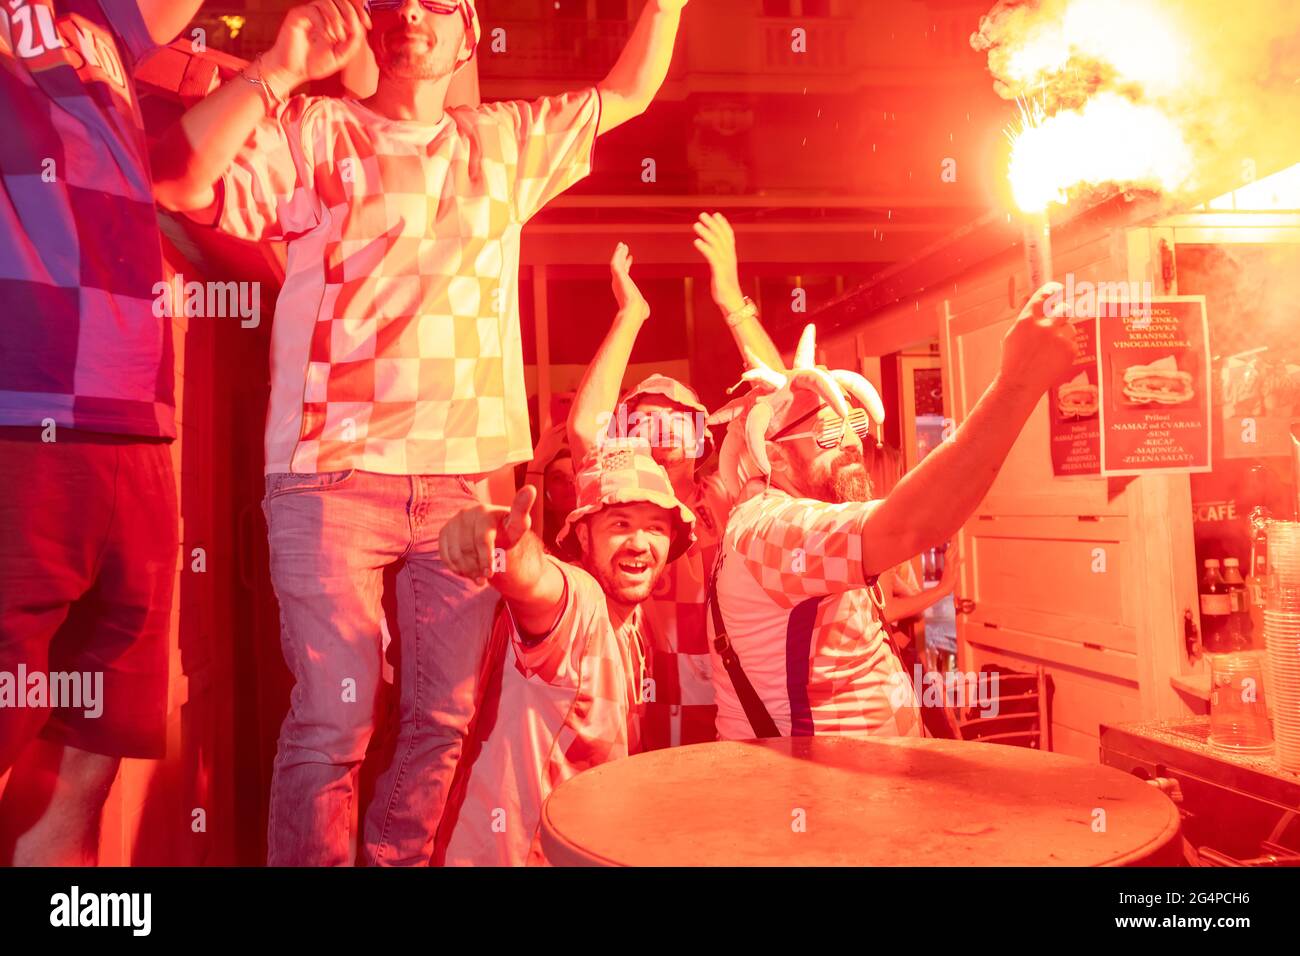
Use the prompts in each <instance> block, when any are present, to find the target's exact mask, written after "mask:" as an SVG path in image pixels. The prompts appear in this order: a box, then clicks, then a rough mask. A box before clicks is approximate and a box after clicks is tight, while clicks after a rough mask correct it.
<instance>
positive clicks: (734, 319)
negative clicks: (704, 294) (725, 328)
mask: <svg viewBox="0 0 1300 956" xmlns="http://www.w3.org/2000/svg"><path fill="white" fill-rule="evenodd" d="M756 318H758V306H756V305H755V304H754V300H753V299H751V298H750V297H749V296H745V304H744V305H742V306H741V307H740V308H739V309H737V310H736V311H735V312H732V313H731V314H729V315H728V316H727V325H729V326H730V327H731V328H733V329H734V328H735V327H736V326H738V325H740V323H741V322H744V321H746V320H747V319H756Z"/></svg>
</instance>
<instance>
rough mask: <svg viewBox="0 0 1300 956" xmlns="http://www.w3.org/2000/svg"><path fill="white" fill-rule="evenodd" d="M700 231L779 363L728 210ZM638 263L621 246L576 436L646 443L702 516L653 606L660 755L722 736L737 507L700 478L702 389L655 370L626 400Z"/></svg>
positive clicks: (741, 330) (640, 320)
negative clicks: (716, 640)
mask: <svg viewBox="0 0 1300 956" xmlns="http://www.w3.org/2000/svg"><path fill="white" fill-rule="evenodd" d="M695 232H696V235H697V237H698V238H697V239H696V241H695V245H696V248H697V249H699V250H700V251H701V253H702V254H704V256H705V258H706V259H707V260H708V262H709V264H710V266H711V269H712V274H713V283H712V291H713V298H714V302H715V303H716V304H717V305H718V308H719V309H720V310H721V312H722V315H723V316H724V317H725V318H726V320H727V325H728V327H729V328H730V329H731V330H732V333H733V335H734V336H735V337H736V341H737V344H738V345H740V346H741V348H742V350H743V349H745V348H748V349H750V350H751V351H752V352H755V353H757V354H759V355H762V356H763V357H765V358H768V359H769V360H772V358H773V357H775V360H777V361H779V353H778V352H777V351H776V347H775V346H773V345H772V342H771V339H769V338H768V336H767V333H766V332H765V331H764V330H763V326H762V324H761V323H760V322H759V321H758V312H757V309H756V308H753V306H752V303H750V302H749V300H748V299H746V298H745V297H744V295H743V294H742V293H741V288H740V277H739V270H738V265H737V259H736V242H735V233H734V232H733V231H732V229H731V224H730V223H729V222H727V220H726V218H725V217H724V216H722V215H721V214H720V213H718V214H711V213H703V214H702V215H701V216H700V218H699V221H698V222H697V223H696V225H695ZM632 263H633V258H632V255H631V253H630V252H629V251H628V248H627V246H626V245H623V244H621V243H620V244H619V246H618V248H617V249H616V250H615V252H614V257H613V259H612V260H611V262H610V269H611V272H612V274H613V285H614V296H615V299H616V300H617V302H618V305H619V311H618V315H617V316H616V317H615V319H614V322H613V325H612V326H611V327H610V331H609V333H608V335H607V336H606V337H605V340H604V342H603V343H601V346H600V348H599V349H598V351H597V353H596V357H595V359H594V360H593V361H592V363H591V364H590V365H589V366H588V367H587V372H586V374H585V375H584V377H583V380H582V384H581V385H580V386H579V389H578V393H577V395H576V396H575V399H574V406H573V409H572V411H571V413H570V416H569V432H570V443H571V445H572V447H573V448H574V449H575V451H574V454H575V455H581V454H583V453H584V452H590V451H591V450H592V449H593V448H595V447H596V446H597V445H598V444H599V443H600V442H601V441H603V440H606V439H607V438H608V437H610V436H621V435H639V436H641V437H643V438H645V439H646V440H647V441H649V442H650V444H651V451H652V453H653V455H654V458H655V461H657V462H659V464H661V465H662V466H663V467H664V469H665V470H666V471H667V472H668V475H669V477H670V478H671V480H672V483H673V489H674V490H675V492H676V494H677V497H678V499H679V500H681V501H684V502H685V503H686V504H687V505H688V506H689V507H690V509H691V510H692V512H694V514H695V516H696V519H697V530H696V536H697V537H698V539H699V540H698V542H697V544H696V545H695V547H693V548H692V549H691V550H690V552H689V553H687V554H685V555H683V556H682V558H681V560H679V561H674V562H673V563H672V565H671V567H669V568H668V570H667V571H666V572H665V573H664V575H663V577H661V578H660V580H659V584H658V586H657V587H656V588H655V592H654V595H653V596H652V597H651V598H650V600H649V601H647V602H646V606H645V616H646V623H647V637H648V639H649V643H650V647H651V668H650V671H651V681H652V682H651V684H650V685H649V688H648V690H647V698H648V699H647V701H646V705H645V720H644V724H643V730H644V734H643V746H644V749H646V750H658V749H661V748H663V747H670V746H677V745H681V744H693V743H702V742H707V741H711V740H716V739H717V731H716V729H715V726H714V719H715V716H716V713H717V707H716V706H715V705H714V701H713V679H712V675H711V671H710V662H709V646H708V633H707V625H706V614H705V603H704V599H705V593H706V588H705V584H706V582H707V580H708V577H707V569H708V568H709V567H711V566H712V561H713V557H712V556H713V550H714V548H715V547H716V545H717V540H718V537H719V536H720V535H721V533H722V529H723V527H724V526H725V524H726V520H727V512H728V511H729V509H730V502H729V500H728V499H727V495H726V493H725V489H724V487H723V485H722V482H721V481H720V479H719V478H718V476H717V475H716V473H711V474H708V475H705V474H701V472H700V465H701V464H702V463H703V462H704V461H705V460H706V459H707V458H708V457H709V454H710V452H711V451H712V445H713V437H712V435H711V434H710V432H709V429H708V425H707V418H708V409H706V408H705V406H704V404H703V403H702V402H701V401H700V399H699V396H698V395H697V394H696V393H695V390H694V389H692V388H691V387H690V386H688V385H685V384H683V383H682V382H679V381H678V380H676V379H674V378H671V377H669V376H667V375H662V374H654V375H651V376H649V377H648V378H646V379H645V380H644V381H642V382H641V383H640V384H638V385H636V386H635V387H633V388H632V389H631V390H630V391H629V392H627V393H626V394H625V395H623V397H622V398H621V399H619V398H617V396H618V389H619V386H620V383H621V382H622V380H623V377H624V375H625V374H626V372H627V365H628V361H629V360H630V358H631V354H632V347H633V345H634V344H635V342H636V339H637V337H638V335H639V334H640V332H641V329H642V327H643V326H644V325H645V323H646V321H647V320H648V319H649V316H650V307H649V305H648V304H647V303H646V300H645V298H644V297H643V296H642V294H641V292H640V290H639V289H638V288H637V286H636V283H635V282H633V280H632V277H631V268H632ZM616 402H617V404H615V403H616Z"/></svg>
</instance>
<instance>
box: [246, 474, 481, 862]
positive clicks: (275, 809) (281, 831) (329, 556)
mask: <svg viewBox="0 0 1300 956" xmlns="http://www.w3.org/2000/svg"><path fill="white" fill-rule="evenodd" d="M485 495H486V492H485V491H484V496H485ZM478 500H479V497H478V495H477V494H476V490H475V486H474V485H473V484H471V482H470V480H467V479H465V478H462V477H457V476H407V475H380V474H374V473H371V472H364V471H342V472H328V473H324V474H301V475H300V474H272V475H268V476H267V479H266V499H265V501H264V503H263V508H264V509H265V511H266V518H267V526H268V528H269V532H270V544H271V579H272V583H273V584H274V585H275V593H276V597H277V598H278V599H279V602H280V621H281V644H282V646H283V649H284V656H285V662H286V663H287V664H288V666H289V669H290V671H292V673H293V676H294V680H295V686H294V688H293V693H292V696H291V699H290V706H289V713H288V714H287V715H286V717H285V719H284V724H283V726H282V727H281V728H280V742H279V747H278V749H277V752H276V757H275V770H274V774H273V776H272V781H271V810H270V821H269V826H268V830H269V832H268V835H267V836H268V839H267V862H268V864H269V865H271V866H345V865H348V864H350V863H351V862H352V860H351V859H350V858H349V853H348V847H349V838H350V823H351V819H352V814H353V801H354V800H355V799H356V793H357V787H356V779H357V773H356V772H357V770H358V769H359V767H360V765H361V760H362V758H363V757H364V756H365V753H366V747H367V745H368V743H369V741H370V737H371V734H372V732H373V731H374V727H375V717H376V707H377V701H378V691H379V686H380V681H381V680H382V676H381V675H382V655H383V650H382V636H381V621H382V620H383V615H384V612H383V609H382V607H381V596H382V593H383V588H384V573H385V570H387V569H390V568H393V567H396V568H397V575H396V586H397V595H396V597H397V614H398V634H397V635H396V636H395V637H394V640H395V641H396V642H397V645H398V648H397V649H398V656H399V658H400V664H399V665H398V667H397V669H396V674H397V683H398V689H399V713H400V728H399V731H398V736H397V746H396V751H395V753H394V756H393V760H392V763H391V764H390V765H389V766H388V767H387V768H386V769H385V770H384V771H383V774H382V775H381V776H380V778H379V781H378V784H377V786H376V788H375V794H374V798H373V800H372V801H371V804H370V807H369V809H368V811H367V813H366V818H365V821H364V826H363V833H362V840H363V842H364V856H365V860H366V862H367V863H368V864H370V865H415V866H423V865H426V864H427V863H428V862H429V858H430V855H431V852H432V849H433V838H434V834H435V831H436V829H437V826H438V819H439V817H440V816H441V815H442V808H443V803H444V802H445V800H446V795H447V788H448V786H449V785H450V783H451V778H452V773H453V771H454V770H455V766H456V761H457V759H458V758H459V757H460V752H461V747H462V744H463V742H464V738H465V732H466V728H467V727H468V724H469V719H470V716H471V711H472V709H473V702H474V692H475V685H476V683H477V679H478V671H479V668H480V665H481V663H482V657H483V652H484V648H485V647H486V642H487V637H488V629H489V625H490V623H491V617H492V611H493V608H494V607H495V605H496V594H495V592H493V591H492V590H491V589H488V588H480V587H477V586H475V585H474V584H472V583H471V582H469V581H466V580H465V579H463V578H459V577H456V576H455V575H453V574H451V572H449V571H448V570H447V568H446V567H445V566H444V565H443V563H442V561H441V560H440V559H439V557H438V534H439V532H440V531H441V530H442V527H443V525H444V524H445V523H446V522H447V520H448V519H449V518H451V517H452V516H453V515H455V514H456V513H458V512H460V511H462V510H463V509H465V508H467V507H469V506H470V505H473V504H475V503H476V502H477V501H478Z"/></svg>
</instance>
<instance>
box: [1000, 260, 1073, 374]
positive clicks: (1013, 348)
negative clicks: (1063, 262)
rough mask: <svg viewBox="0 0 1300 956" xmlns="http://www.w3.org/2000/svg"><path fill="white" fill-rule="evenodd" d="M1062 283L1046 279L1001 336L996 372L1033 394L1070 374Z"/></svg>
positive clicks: (1070, 339)
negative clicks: (998, 362)
mask: <svg viewBox="0 0 1300 956" xmlns="http://www.w3.org/2000/svg"><path fill="white" fill-rule="evenodd" d="M1064 291H1065V287H1064V286H1062V285H1061V284H1060V283H1059V282H1048V283H1046V284H1045V285H1044V286H1043V287H1042V288H1041V289H1039V290H1038V291H1037V292H1035V293H1034V294H1033V295H1032V296H1030V298H1029V301H1028V302H1027V303H1025V307H1024V308H1023V309H1021V310H1020V315H1019V316H1018V317H1017V318H1016V320H1015V322H1013V323H1012V324H1011V328H1010V329H1008V330H1007V334H1006V335H1005V336H1004V337H1003V339H1002V365H1001V370H1000V371H999V376H1000V377H1001V378H1002V379H1003V380H1004V381H1005V382H1006V384H1007V385H1009V386H1012V387H1015V388H1024V389H1028V390H1030V391H1032V392H1033V393H1034V394H1037V393H1039V392H1045V391H1046V390H1047V389H1049V388H1051V387H1052V386H1053V385H1058V384H1060V383H1061V382H1062V381H1064V380H1065V379H1066V378H1068V377H1069V375H1070V372H1071V371H1072V370H1073V366H1074V358H1075V354H1076V345H1075V331H1074V327H1073V326H1072V325H1071V324H1070V314H1069V313H1070V310H1069V305H1068V303H1066V302H1064V301H1063V300H1062V295H1063V293H1064Z"/></svg>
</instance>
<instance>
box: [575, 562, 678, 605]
mask: <svg viewBox="0 0 1300 956" xmlns="http://www.w3.org/2000/svg"><path fill="white" fill-rule="evenodd" d="M625 559H626V556H624V555H620V556H616V557H607V558H605V560H603V561H602V560H599V559H597V558H596V557H595V556H593V555H592V554H590V553H585V554H584V555H583V560H582V566H583V568H585V569H586V571H587V573H588V574H590V575H591V576H592V577H593V578H595V579H596V583H597V584H599V585H600V589H601V590H602V591H604V592H605V594H606V595H607V596H608V597H610V598H612V599H613V600H614V601H616V602H618V603H619V604H623V605H625V606H627V607H633V606H635V605H637V604H640V603H642V602H643V601H646V600H648V599H649V597H650V595H651V594H653V593H654V589H655V585H656V584H658V583H659V577H660V575H662V574H663V568H662V567H659V568H654V567H653V566H651V567H649V568H648V569H647V571H646V572H645V573H644V574H642V575H639V576H629V575H627V574H626V573H624V572H623V571H621V570H620V569H619V567H618V562H619V561H622V560H625ZM642 560H644V561H645V562H647V563H649V560H650V559H649V558H645V559H642Z"/></svg>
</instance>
